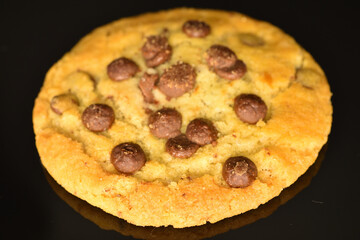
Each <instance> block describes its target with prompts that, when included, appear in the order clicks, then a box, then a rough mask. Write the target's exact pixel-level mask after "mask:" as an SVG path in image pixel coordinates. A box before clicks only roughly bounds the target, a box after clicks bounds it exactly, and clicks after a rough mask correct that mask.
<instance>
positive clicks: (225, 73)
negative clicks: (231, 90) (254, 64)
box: [215, 60, 246, 80]
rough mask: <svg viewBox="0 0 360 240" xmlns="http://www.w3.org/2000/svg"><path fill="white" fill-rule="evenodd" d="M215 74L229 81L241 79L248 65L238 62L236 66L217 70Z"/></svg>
mask: <svg viewBox="0 0 360 240" xmlns="http://www.w3.org/2000/svg"><path fill="white" fill-rule="evenodd" d="M215 73H216V74H217V75H219V76H220V77H222V78H225V79H228V80H235V79H239V78H241V77H242V76H244V74H245V73H246V65H245V63H244V62H243V61H241V60H236V62H235V64H234V65H233V66H231V67H228V68H215Z"/></svg>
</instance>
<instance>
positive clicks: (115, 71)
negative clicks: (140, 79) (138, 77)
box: [107, 57, 140, 81]
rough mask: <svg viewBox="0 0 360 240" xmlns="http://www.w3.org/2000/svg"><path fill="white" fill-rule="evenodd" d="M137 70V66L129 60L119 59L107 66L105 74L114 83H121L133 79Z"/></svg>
mask: <svg viewBox="0 0 360 240" xmlns="http://www.w3.org/2000/svg"><path fill="white" fill-rule="evenodd" d="M138 71H140V70H139V67H138V65H136V63H135V62H134V61H132V60H130V59H127V58H124V57H121V58H118V59H115V60H114V61H112V62H111V63H110V64H109V65H108V66H107V74H108V76H109V78H111V79H112V80H114V81H122V80H125V79H128V78H131V77H133V76H134V75H135V74H136V73H137V72H138Z"/></svg>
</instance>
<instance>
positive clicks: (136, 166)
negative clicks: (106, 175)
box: [110, 142, 146, 174]
mask: <svg viewBox="0 0 360 240" xmlns="http://www.w3.org/2000/svg"><path fill="white" fill-rule="evenodd" d="M110 161H111V163H112V164H113V166H114V167H115V169H116V170H117V171H119V172H120V173H125V174H133V173H135V172H136V171H138V170H140V169H141V168H142V167H143V166H144V165H145V162H146V156H145V153H144V151H143V150H142V148H141V147H140V146H139V145H138V144H136V143H131V142H126V143H121V144H119V145H117V146H116V147H114V148H113V150H112V152H111V155H110Z"/></svg>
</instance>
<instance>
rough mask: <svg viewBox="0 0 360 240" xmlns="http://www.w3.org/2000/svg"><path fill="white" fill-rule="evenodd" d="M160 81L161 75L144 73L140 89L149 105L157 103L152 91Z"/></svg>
mask: <svg viewBox="0 0 360 240" xmlns="http://www.w3.org/2000/svg"><path fill="white" fill-rule="evenodd" d="M158 79H159V74H157V73H156V74H149V73H144V75H143V76H142V77H141V79H140V81H139V88H140V90H141V93H142V95H143V97H144V101H145V102H147V103H156V100H155V97H154V94H153V93H152V90H153V88H154V86H155V84H156V81H157V80H158Z"/></svg>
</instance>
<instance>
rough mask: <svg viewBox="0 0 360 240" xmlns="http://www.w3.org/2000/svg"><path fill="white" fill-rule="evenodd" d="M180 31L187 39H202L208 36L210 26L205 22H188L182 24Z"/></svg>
mask: <svg viewBox="0 0 360 240" xmlns="http://www.w3.org/2000/svg"><path fill="white" fill-rule="evenodd" d="M182 30H183V32H184V33H185V34H186V35H187V36H188V37H194V38H203V37H206V36H207V35H209V33H210V26H209V25H208V24H207V23H205V22H201V21H198V20H189V21H187V22H185V23H184V25H183V27H182Z"/></svg>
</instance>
